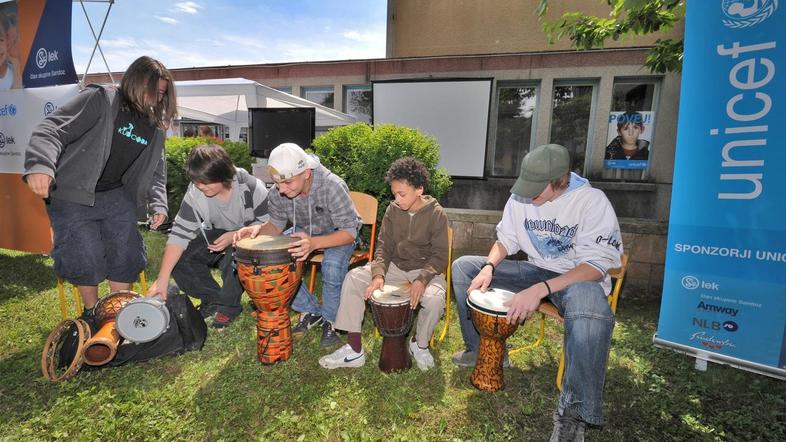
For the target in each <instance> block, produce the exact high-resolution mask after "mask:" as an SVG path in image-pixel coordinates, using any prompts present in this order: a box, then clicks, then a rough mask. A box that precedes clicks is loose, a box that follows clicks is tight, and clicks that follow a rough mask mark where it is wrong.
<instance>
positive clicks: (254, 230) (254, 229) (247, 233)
mask: <svg viewBox="0 0 786 442" xmlns="http://www.w3.org/2000/svg"><path fill="white" fill-rule="evenodd" d="M260 230H262V224H254V225H253V226H246V227H243V228H241V229H240V230H238V231H237V232H235V234H234V236H232V244H234V243H236V242H238V241H240V240H241V239H243V238H246V237H249V238H256V237H257V235H259V231H260Z"/></svg>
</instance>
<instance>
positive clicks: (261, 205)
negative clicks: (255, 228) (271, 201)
mask: <svg viewBox="0 0 786 442" xmlns="http://www.w3.org/2000/svg"><path fill="white" fill-rule="evenodd" d="M254 179H255V180H256V187H255V188H254V195H253V197H252V201H253V202H254V224H262V223H265V222H267V220H269V219H270V215H268V204H267V202H268V201H267V197H268V190H267V188H266V187H265V183H263V182H262V181H260V180H259V179H257V178H254Z"/></svg>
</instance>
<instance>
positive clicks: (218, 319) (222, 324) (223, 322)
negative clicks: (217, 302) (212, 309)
mask: <svg viewBox="0 0 786 442" xmlns="http://www.w3.org/2000/svg"><path fill="white" fill-rule="evenodd" d="M233 319H234V318H230V317H229V316H227V315H225V314H223V313H221V312H216V316H215V318H214V319H213V328H214V329H216V330H223V329H225V328H227V327H229V324H231V323H232V320H233Z"/></svg>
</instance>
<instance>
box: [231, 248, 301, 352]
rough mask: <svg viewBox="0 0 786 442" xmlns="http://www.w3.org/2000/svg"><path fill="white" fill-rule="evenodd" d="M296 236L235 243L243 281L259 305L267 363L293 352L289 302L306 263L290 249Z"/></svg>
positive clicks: (262, 349)
mask: <svg viewBox="0 0 786 442" xmlns="http://www.w3.org/2000/svg"><path fill="white" fill-rule="evenodd" d="M293 241H296V239H293V238H291V237H288V236H283V235H278V236H267V235H260V236H257V237H256V238H244V239H241V240H240V241H238V242H237V244H235V264H236V265H237V274H238V277H239V278H240V282H241V283H242V284H243V287H244V288H245V289H246V293H248V296H249V297H250V298H251V300H252V301H253V302H254V305H255V306H256V308H257V355H258V356H259V362H261V363H262V364H265V365H270V364H275V363H276V362H280V361H286V360H287V359H289V357H290V356H292V333H291V331H290V325H291V323H290V321H289V312H288V309H287V308H288V306H289V302H290V301H291V300H292V298H293V297H294V295H295V292H296V291H297V288H298V285H299V284H300V276H301V274H302V270H303V265H302V263H301V262H297V264H295V263H294V262H293V259H292V255H290V254H289V252H288V251H287V249H288V248H289V244H290V243H292V242H293Z"/></svg>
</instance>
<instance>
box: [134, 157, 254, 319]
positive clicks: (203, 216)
mask: <svg viewBox="0 0 786 442" xmlns="http://www.w3.org/2000/svg"><path fill="white" fill-rule="evenodd" d="M186 169H187V173H188V178H189V179H190V180H191V184H189V185H188V190H187V191H186V194H185V196H184V197H183V202H182V204H181V205H180V210H179V211H178V212H177V216H176V217H175V223H174V224H173V225H172V232H170V234H169V239H168V240H167V243H166V248H165V249H164V256H163V258H162V259H161V269H160V270H159V273H158V278H157V279H156V281H155V282H154V283H153V284H152V285H151V286H150V289H149V290H148V296H156V295H158V296H161V297H162V298H164V299H166V296H167V291H168V288H167V286H168V285H169V276H170V275H172V276H174V278H175V282H176V283H177V285H178V287H179V288H180V289H181V290H183V291H184V292H185V293H186V294H187V295H189V296H192V297H197V298H200V299H201V300H202V303H201V304H200V306H199V311H200V313H201V314H202V317H204V318H206V319H207V318H213V328H215V329H223V328H225V327H227V326H228V325H229V324H230V323H231V322H232V321H233V320H234V319H235V317H237V315H238V314H240V312H241V311H242V310H243V307H242V306H241V305H240V297H241V295H242V294H243V285H242V284H241V283H240V279H239V278H238V275H237V273H235V272H234V269H233V267H232V237H233V236H234V234H235V231H237V230H238V229H240V228H241V227H243V226H247V225H249V224H251V223H260V222H265V221H267V219H268V213H267V194H268V192H267V189H266V188H265V184H264V183H263V182H262V181H260V180H258V179H257V178H255V177H253V176H252V175H250V174H249V173H248V172H246V171H245V170H243V169H241V168H238V167H235V165H234V164H232V160H231V159H230V158H229V154H227V152H226V151H225V150H224V149H223V148H222V147H221V146H218V145H215V144H203V145H200V146H197V147H195V148H194V150H192V151H191V153H190V154H189V155H188V162H187V166H186ZM212 268H219V269H220V270H221V279H222V281H223V285H222V286H220V287H219V285H218V283H217V282H216V281H215V280H214V279H213V276H212V275H211V273H210V271H211V269H212Z"/></svg>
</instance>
